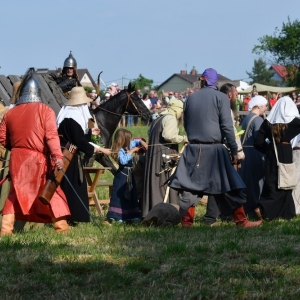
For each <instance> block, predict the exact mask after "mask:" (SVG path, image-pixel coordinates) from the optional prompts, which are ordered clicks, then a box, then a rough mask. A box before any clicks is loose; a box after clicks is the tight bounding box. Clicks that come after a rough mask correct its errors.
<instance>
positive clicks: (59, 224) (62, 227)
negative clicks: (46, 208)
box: [52, 217, 69, 233]
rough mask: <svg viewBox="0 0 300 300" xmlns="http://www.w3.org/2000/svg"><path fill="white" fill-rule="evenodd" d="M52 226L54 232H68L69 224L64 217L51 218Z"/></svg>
mask: <svg viewBox="0 0 300 300" xmlns="http://www.w3.org/2000/svg"><path fill="white" fill-rule="evenodd" d="M52 221H53V226H54V229H55V231H56V232H58V233H67V232H69V225H68V223H67V220H66V218H65V217H61V218H57V219H56V218H53V219H52Z"/></svg>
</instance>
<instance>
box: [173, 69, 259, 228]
mask: <svg viewBox="0 0 300 300" xmlns="http://www.w3.org/2000/svg"><path fill="white" fill-rule="evenodd" d="M217 80H218V74H217V72H216V71H215V70H214V69H207V70H205V71H204V73H203V74H202V77H201V86H202V88H201V90H199V91H197V92H195V93H193V94H192V95H190V96H189V98H188V99H187V101H186V105H185V110H184V126H185V130H186V133H187V137H188V140H189V144H188V145H187V146H186V148H185V150H184V151H183V153H182V155H181V158H180V160H179V163H178V167H177V169H176V171H175V173H174V175H173V176H172V177H171V179H170V184H169V186H170V187H171V188H173V189H176V190H178V191H179V192H180V193H181V199H180V214H181V216H182V221H181V224H182V225H183V226H187V227H188V226H192V224H193V217H194V211H195V207H194V206H195V204H196V203H197V202H198V199H197V197H198V196H201V195H203V194H207V195H209V194H212V195H214V197H215V200H216V202H217V205H218V207H219V209H220V211H221V213H222V214H224V215H230V214H233V217H234V222H235V223H236V225H237V226H240V227H244V228H245V227H253V226H258V225H260V224H261V221H258V222H249V221H248V219H247V218H246V215H245V212H244V209H243V204H244V203H245V202H246V199H245V197H244V196H243V194H242V193H241V190H242V189H244V188H245V184H244V183H243V181H242V179H241V178H240V176H239V175H238V173H237V172H236V171H235V169H234V168H233V166H232V164H236V163H237V160H238V156H237V150H238V149H237V143H236V141H235V135H234V129H233V124H232V118H231V112H230V103H229V101H228V97H227V96H226V95H225V94H223V93H221V92H219V91H217ZM224 137H225V138H226V141H227V144H228V147H229V149H230V153H231V154H230V156H229V154H228V151H227V149H226V148H225V147H224V146H223V144H222V138H224Z"/></svg>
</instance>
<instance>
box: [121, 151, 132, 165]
mask: <svg viewBox="0 0 300 300" xmlns="http://www.w3.org/2000/svg"><path fill="white" fill-rule="evenodd" d="M130 160H132V156H131V155H130V154H129V153H128V152H126V151H125V150H124V149H123V148H121V149H120V150H119V153H118V161H119V163H120V164H121V165H127V164H128V162H129V161H130Z"/></svg>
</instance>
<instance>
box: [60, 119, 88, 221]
mask: <svg viewBox="0 0 300 300" xmlns="http://www.w3.org/2000/svg"><path fill="white" fill-rule="evenodd" d="M58 134H59V135H60V144H61V146H62V147H64V146H65V145H66V143H67V142H70V143H72V144H74V145H76V146H77V147H78V149H77V152H76V153H75V155H74V156H73V159H72V160H71V162H70V165H69V167H68V169H67V171H66V175H67V177H68V179H69V180H70V182H71V183H72V185H73V187H74V188H75V190H76V193H77V194H78V195H79V196H80V198H81V200H82V201H83V203H84V206H85V208H84V207H83V205H82V203H81V201H80V200H79V199H78V196H77V195H76V194H75V192H74V190H73V189H72V187H71V186H70V184H69V182H68V181H67V180H66V179H65V178H63V180H62V182H61V184H60V186H61V188H62V190H63V191H64V193H65V195H66V197H67V201H68V205H69V208H70V211H71V217H70V219H69V220H70V221H72V222H89V221H90V216H89V213H88V212H87V210H89V200H88V194H87V183H86V178H85V176H84V173H83V170H82V161H81V157H80V153H79V152H80V151H81V152H83V153H85V154H86V155H87V156H92V155H93V153H94V147H93V146H92V145H91V144H89V140H90V137H91V134H90V133H89V134H88V135H85V134H84V132H83V130H82V128H81V126H80V125H79V124H78V123H77V122H76V121H75V120H73V119H71V118H66V119H64V120H63V121H62V122H61V124H60V125H59V128H58Z"/></svg>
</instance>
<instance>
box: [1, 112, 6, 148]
mask: <svg viewBox="0 0 300 300" xmlns="http://www.w3.org/2000/svg"><path fill="white" fill-rule="evenodd" d="M7 141H8V136H7V130H6V116H5V115H4V117H3V119H2V122H1V124H0V144H1V145H2V146H3V147H5V148H7Z"/></svg>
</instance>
